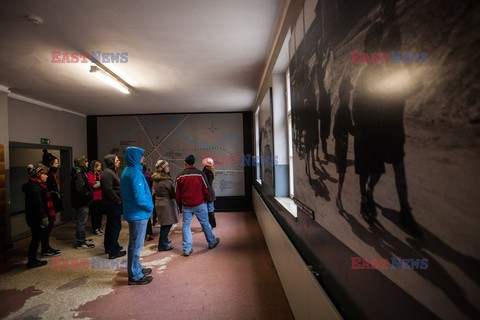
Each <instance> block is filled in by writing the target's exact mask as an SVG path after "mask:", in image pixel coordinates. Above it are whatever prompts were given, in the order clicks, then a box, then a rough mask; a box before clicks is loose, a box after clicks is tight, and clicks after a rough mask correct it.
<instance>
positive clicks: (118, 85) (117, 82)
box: [90, 66, 130, 94]
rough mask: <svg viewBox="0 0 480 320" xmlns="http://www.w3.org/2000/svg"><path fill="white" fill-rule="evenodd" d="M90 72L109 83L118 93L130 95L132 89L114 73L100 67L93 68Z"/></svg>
mask: <svg viewBox="0 0 480 320" xmlns="http://www.w3.org/2000/svg"><path fill="white" fill-rule="evenodd" d="M90 72H91V73H93V74H94V75H96V76H97V77H99V78H100V79H102V81H104V82H106V83H108V84H109V85H111V86H112V87H114V88H115V89H117V90H118V91H120V92H121V93H124V94H130V87H129V86H128V84H127V83H126V82H125V81H124V80H123V79H122V78H120V77H119V76H117V75H116V74H114V73H113V72H107V71H105V70H103V69H102V68H100V67H98V66H91V67H90Z"/></svg>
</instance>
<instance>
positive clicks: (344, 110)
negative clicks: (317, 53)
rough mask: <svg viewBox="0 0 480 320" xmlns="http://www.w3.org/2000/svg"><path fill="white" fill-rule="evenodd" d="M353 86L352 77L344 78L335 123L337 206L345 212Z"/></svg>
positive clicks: (351, 131)
mask: <svg viewBox="0 0 480 320" xmlns="http://www.w3.org/2000/svg"><path fill="white" fill-rule="evenodd" d="M352 89H353V86H352V84H351V82H350V77H348V76H347V77H345V78H343V80H342V82H341V83H340V87H339V90H338V91H339V92H338V96H339V100H340V105H339V106H338V110H337V113H336V114H335V122H334V125H333V137H334V138H335V164H336V167H337V173H338V192H337V199H336V204H337V208H338V210H339V211H343V204H342V188H343V182H344V181H345V173H346V172H347V153H348V135H349V134H353V123H352V116H351V114H350V108H349V107H348V104H349V102H350V92H351V91H352Z"/></svg>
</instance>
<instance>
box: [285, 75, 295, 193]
mask: <svg viewBox="0 0 480 320" xmlns="http://www.w3.org/2000/svg"><path fill="white" fill-rule="evenodd" d="M285 78H286V84H285V86H286V89H287V90H286V93H287V103H286V105H287V131H288V181H289V186H288V189H289V191H288V192H289V195H290V198H292V199H293V195H294V183H293V137H292V104H291V95H290V71H289V70H288V69H287V73H286V77H285Z"/></svg>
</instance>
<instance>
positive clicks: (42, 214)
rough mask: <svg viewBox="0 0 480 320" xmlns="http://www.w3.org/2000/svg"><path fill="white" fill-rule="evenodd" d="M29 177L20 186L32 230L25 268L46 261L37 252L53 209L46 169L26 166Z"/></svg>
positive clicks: (39, 264) (28, 223) (26, 216)
mask: <svg viewBox="0 0 480 320" xmlns="http://www.w3.org/2000/svg"><path fill="white" fill-rule="evenodd" d="M27 170H28V174H29V176H30V179H28V182H27V183H25V184H24V185H23V186H22V191H23V192H24V193H25V220H26V221H27V225H28V226H29V227H30V230H31V232H32V240H31V241H30V246H29V248H28V262H27V268H29V269H31V268H36V267H41V266H44V265H46V264H47V261H43V260H38V259H37V252H38V246H39V245H40V241H41V240H42V238H43V234H44V230H45V229H46V228H47V227H48V217H49V211H50V210H51V211H53V205H51V206H50V208H49V206H48V203H51V201H49V197H48V191H47V185H46V182H47V177H48V175H47V171H46V170H45V169H43V168H41V167H36V166H34V165H31V164H30V165H28V166H27Z"/></svg>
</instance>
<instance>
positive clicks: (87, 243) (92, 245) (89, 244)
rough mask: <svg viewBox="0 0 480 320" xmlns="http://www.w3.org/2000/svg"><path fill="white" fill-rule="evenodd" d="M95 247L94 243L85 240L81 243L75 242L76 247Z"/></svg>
mask: <svg viewBox="0 0 480 320" xmlns="http://www.w3.org/2000/svg"><path fill="white" fill-rule="evenodd" d="M92 248H95V245H94V244H93V243H91V242H86V241H85V243H82V244H77V249H92Z"/></svg>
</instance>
